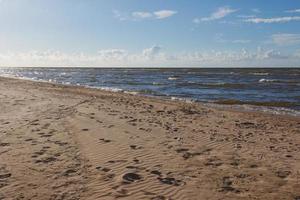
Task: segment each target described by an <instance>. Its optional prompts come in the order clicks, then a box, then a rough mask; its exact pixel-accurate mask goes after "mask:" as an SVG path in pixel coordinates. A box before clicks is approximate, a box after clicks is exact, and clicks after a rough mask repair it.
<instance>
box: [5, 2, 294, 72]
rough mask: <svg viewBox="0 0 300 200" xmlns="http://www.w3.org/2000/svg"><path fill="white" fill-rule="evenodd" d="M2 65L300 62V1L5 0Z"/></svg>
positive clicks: (255, 64) (291, 64)
mask: <svg viewBox="0 0 300 200" xmlns="http://www.w3.org/2000/svg"><path fill="white" fill-rule="evenodd" d="M0 66H87V67H88V66H91V67H95V66H99V67H105V66H106V67H113V66H117V67H122V66H124V67H126V66H133V67H138V66H140V67H273V66H274V67H300V1H298V0H264V1H262V0H248V1H246V0H240V1H236V0H222V1H221V0H218V1H217V0H215V1H213V0H201V1H200V0H0Z"/></svg>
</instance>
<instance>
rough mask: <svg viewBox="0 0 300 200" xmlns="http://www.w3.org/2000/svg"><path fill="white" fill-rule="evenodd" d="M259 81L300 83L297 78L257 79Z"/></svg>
mask: <svg viewBox="0 0 300 200" xmlns="http://www.w3.org/2000/svg"><path fill="white" fill-rule="evenodd" d="M258 82H259V83H289V84H297V83H300V81H299V80H278V79H264V78H262V79H259V81H258Z"/></svg>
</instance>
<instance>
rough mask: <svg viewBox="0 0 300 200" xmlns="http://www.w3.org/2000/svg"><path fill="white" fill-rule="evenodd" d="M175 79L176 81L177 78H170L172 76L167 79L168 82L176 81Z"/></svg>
mask: <svg viewBox="0 0 300 200" xmlns="http://www.w3.org/2000/svg"><path fill="white" fill-rule="evenodd" d="M177 79H178V77H172V76H171V77H169V78H168V80H170V81H174V80H177Z"/></svg>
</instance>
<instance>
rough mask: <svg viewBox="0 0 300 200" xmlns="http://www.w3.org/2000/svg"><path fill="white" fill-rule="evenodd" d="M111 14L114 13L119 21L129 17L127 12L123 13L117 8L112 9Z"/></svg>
mask: <svg viewBox="0 0 300 200" xmlns="http://www.w3.org/2000/svg"><path fill="white" fill-rule="evenodd" d="M113 14H114V17H115V18H116V19H118V20H120V21H125V20H128V19H129V17H128V16H127V14H125V13H122V12H120V11H118V10H113Z"/></svg>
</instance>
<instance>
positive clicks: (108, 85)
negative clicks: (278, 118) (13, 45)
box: [0, 67, 300, 116]
mask: <svg viewBox="0 0 300 200" xmlns="http://www.w3.org/2000/svg"><path fill="white" fill-rule="evenodd" d="M0 76H4V77H14V78H21V79H30V80H33V81H46V82H51V83H58V84H65V85H76V86H83V87H90V88H98V89H100V90H108V91H112V92H123V93H130V94H132V95H145V96H153V97H158V98H167V99H171V100H174V101H186V102H189V103H193V102H201V103H204V104H206V105H208V106H217V107H231V108H238V109H247V110H260V111H264V112H272V113H275V114H289V115H296V116H300V68H28V67H27V68H0Z"/></svg>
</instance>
